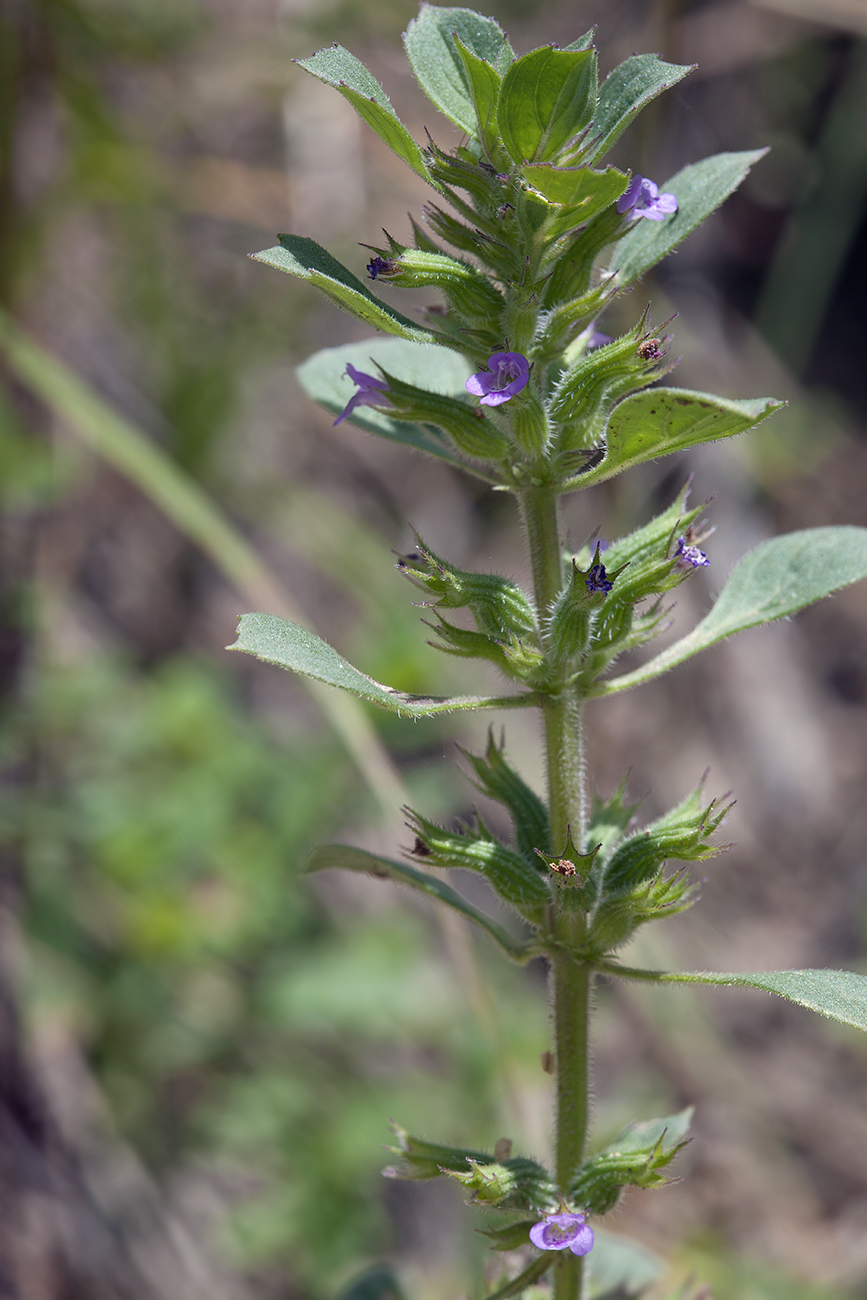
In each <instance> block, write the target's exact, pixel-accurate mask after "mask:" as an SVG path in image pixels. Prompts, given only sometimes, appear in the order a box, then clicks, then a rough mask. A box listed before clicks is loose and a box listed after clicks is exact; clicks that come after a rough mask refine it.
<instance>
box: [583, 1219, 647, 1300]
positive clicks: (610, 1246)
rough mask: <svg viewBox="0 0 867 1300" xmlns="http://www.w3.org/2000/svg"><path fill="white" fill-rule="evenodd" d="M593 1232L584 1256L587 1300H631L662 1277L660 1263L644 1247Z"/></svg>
mask: <svg viewBox="0 0 867 1300" xmlns="http://www.w3.org/2000/svg"><path fill="white" fill-rule="evenodd" d="M594 1232H595V1234H596V1242H595V1244H594V1246H593V1249H592V1250H591V1252H590V1254H589V1255H588V1256H587V1266H588V1268H589V1271H590V1300H633V1297H635V1296H640V1295H641V1294H642V1292H644V1291H646V1290H647V1288H648V1287H649V1286H652V1285H653V1283H654V1282H655V1281H656V1279H657V1278H658V1277H659V1275H660V1274H661V1273H662V1270H663V1267H664V1266H663V1262H662V1260H661V1259H660V1258H659V1256H658V1255H654V1254H653V1252H652V1251H650V1250H648V1249H647V1248H646V1246H642V1245H640V1244H639V1243H638V1242H637V1241H630V1240H629V1238H628V1237H621V1236H620V1235H619V1233H614V1232H607V1231H606V1230H605V1229H604V1228H594Z"/></svg>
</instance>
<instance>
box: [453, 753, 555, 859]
mask: <svg viewBox="0 0 867 1300" xmlns="http://www.w3.org/2000/svg"><path fill="white" fill-rule="evenodd" d="M461 753H462V754H463V755H464V757H465V758H466V759H467V761H468V762H469V763H470V764H471V766H472V769H473V772H474V773H475V777H476V783H477V786H478V789H479V790H480V791H481V792H482V794H486V795H487V796H488V798H489V799H496V800H497V802H498V803H501V804H502V805H503V806H504V807H505V808H507V809H508V811H509V814H510V816H511V818H512V823H513V825H514V828H515V843H516V845H517V848H518V852H519V853H521V854H522V855H523V857H525V858H526V859H527V861H528V862H531V863H532V862H533V861H534V854H535V853H536V851H537V850H541V851H542V852H543V853H545V852H548V851H550V849H551V820H550V818H549V816H548V809H547V808H546V807H545V805H544V803H543V802H542V800H541V799H540V798H539V796H538V795H537V794H536V792H535V790H531V789H530V787H529V786H528V785H527V784H526V782H525V781H524V780H522V778H521V777H520V776H519V775H518V773H517V772H516V771H515V769H514V768H513V767H512V766H511V765H510V764H509V763H507V762H506V755H505V739H503V740H502V741H501V743H500V744H499V745H498V744H497V742H496V740H495V739H494V732H493V728H491V729H490V730H489V731H488V746H487V749H486V750H485V753H484V756H476V755H475V754H471V753H470V752H469V751H468V750H466V749H463V748H462V749H461Z"/></svg>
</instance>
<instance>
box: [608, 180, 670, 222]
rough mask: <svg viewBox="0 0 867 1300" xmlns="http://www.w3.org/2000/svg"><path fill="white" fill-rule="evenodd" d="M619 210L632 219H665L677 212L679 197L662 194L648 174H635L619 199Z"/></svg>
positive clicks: (622, 214)
mask: <svg viewBox="0 0 867 1300" xmlns="http://www.w3.org/2000/svg"><path fill="white" fill-rule="evenodd" d="M616 206H617V211H618V212H619V213H620V215H621V216H622V217H625V216H626V215H627V214H628V216H629V220H630V221H636V220H637V219H638V218H639V217H648V218H649V219H650V220H651V221H663V220H664V219H665V218H666V217H667V216H668V215H669V213H671V212H677V199H676V198H675V196H674V195H673V194H660V192H659V187H658V186H657V185H656V184H655V183H654V182H653V181H651V180H648V179H647V177H646V176H639V175H638V173H637V172H636V174H635V175H634V176H633V178H632V180H631V181H630V182H629V186H628V188H627V189H626V192H625V193H624V194H621V196H620V198H619V199H618V200H617V204H616Z"/></svg>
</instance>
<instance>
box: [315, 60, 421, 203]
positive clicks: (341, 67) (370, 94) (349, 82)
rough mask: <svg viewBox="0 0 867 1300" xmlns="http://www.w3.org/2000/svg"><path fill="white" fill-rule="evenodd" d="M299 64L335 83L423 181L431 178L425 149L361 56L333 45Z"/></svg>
mask: <svg viewBox="0 0 867 1300" xmlns="http://www.w3.org/2000/svg"><path fill="white" fill-rule="evenodd" d="M297 63H298V66H299V68H303V69H304V71H305V72H311V73H312V74H313V76H314V77H318V79H319V80H320V81H324V82H325V83H326V85H328V86H334V88H335V89H336V90H338V91H339V92H340V94H341V95H342V96H343V98H344V99H347V100H349V103H350V104H351V105H352V107H353V108H354V109H355V111H356V112H357V113H358V114H359V116H360V117H363V118H364V120H365V122H367V124H368V126H371V127H373V130H374V131H375V132H376V134H377V135H378V136H379V138H380V139H381V140H384V141H385V143H386V144H387V145H388V147H389V149H393V150H394V152H395V153H396V154H397V156H398V157H399V158H402V159H403V160H404V162H405V163H408V164H409V166H410V167H411V168H412V169H413V171H414V172H417V173H418V175H419V176H421V177H422V179H423V180H426V181H428V182H429V181H430V174H429V172H428V169H427V166H426V164H425V160H424V155H423V154H422V151H421V149H420V148H419V146H418V145H417V144H416V142H415V140H413V138H412V136H411V135H410V133H409V131H407V129H406V127H405V126H404V124H403V122H401V120H400V118H399V117H398V116H397V114H396V113H395V111H394V109H393V108H392V106H391V103H390V101H389V98H388V95H386V93H385V91H384V90H383V88H382V86H381V85H380V84H379V82H378V81H377V80H376V77H374V76H373V74H372V73H371V72H369V71H368V69H367V68H366V67H365V66H364V64H363V63H362V62H361V60H360V59H357V58H356V57H355V55H354V54H350V52H349V50H345V49H344V48H343V46H342V45H332V46H331V47H330V48H329V49H327V50H319V52H318V53H317V54H313V55H311V57H310V58H309V59H298V60H297Z"/></svg>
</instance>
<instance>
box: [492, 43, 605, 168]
mask: <svg viewBox="0 0 867 1300" xmlns="http://www.w3.org/2000/svg"><path fill="white" fill-rule="evenodd" d="M595 99H596V52H595V50H555V49H553V48H552V47H551V46H549V45H546V46H543V48H542V49H541V50H533V51H532V53H531V54H525V55H524V57H523V58H522V59H518V61H517V63H513V64H512V66H511V67H510V68H509V71H508V72H507V73H506V75H505V77H504V78H503V85H502V89H501V90H500V104H499V108H498V110H497V118H498V122H499V128H500V135H501V137H502V141H503V144H504V145H505V146H506V148H507V150H508V151H509V153H510V154H511V155H512V157H513V158H514V160H515V162H516V163H523V162H545V161H546V160H547V159H549V158H553V157H555V156H556V155H557V154H558V153H560V151H561V150H562V149H563V147H564V146H565V145H566V144H568V143H569V141H570V140H572V139H573V138H574V137H575V136H576V135H578V134H579V133H580V132H581V131H582V130H583V128H584V127H586V125H587V123H588V122H589V121H590V115H591V113H592V111H593V106H594V104H595Z"/></svg>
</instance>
